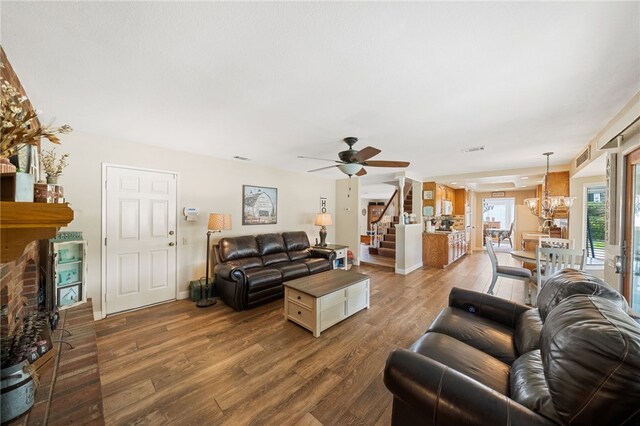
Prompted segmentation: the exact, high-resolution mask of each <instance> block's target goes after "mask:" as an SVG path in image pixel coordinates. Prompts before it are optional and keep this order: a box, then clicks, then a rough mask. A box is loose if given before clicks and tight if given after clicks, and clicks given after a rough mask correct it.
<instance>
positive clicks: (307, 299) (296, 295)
mask: <svg viewBox="0 0 640 426" xmlns="http://www.w3.org/2000/svg"><path fill="white" fill-rule="evenodd" d="M289 300H293V301H294V302H296V303H299V304H301V305H303V306H306V307H307V308H309V309H313V304H314V301H315V299H314V298H313V296H309V295H308V294H306V293H302V292H301V291H298V290H295V289H293V288H290V289H289Z"/></svg>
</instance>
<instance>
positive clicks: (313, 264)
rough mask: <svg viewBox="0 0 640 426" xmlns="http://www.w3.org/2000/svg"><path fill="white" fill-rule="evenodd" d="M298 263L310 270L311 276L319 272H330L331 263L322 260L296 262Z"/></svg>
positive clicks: (310, 259)
mask: <svg viewBox="0 0 640 426" xmlns="http://www.w3.org/2000/svg"><path fill="white" fill-rule="evenodd" d="M296 263H302V264H304V265H305V266H306V267H307V268H308V269H309V274H317V273H318V272H323V271H330V270H331V262H329V261H328V260H327V259H321V258H317V257H314V258H307V259H300V260H296Z"/></svg>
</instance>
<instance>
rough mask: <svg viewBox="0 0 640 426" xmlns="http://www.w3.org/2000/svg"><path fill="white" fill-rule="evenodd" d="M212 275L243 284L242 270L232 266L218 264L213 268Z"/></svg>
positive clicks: (243, 274) (243, 275)
mask: <svg viewBox="0 0 640 426" xmlns="http://www.w3.org/2000/svg"><path fill="white" fill-rule="evenodd" d="M213 274H214V276H219V277H220V278H222V279H224V280H227V281H235V282H244V279H245V273H244V269H243V268H242V267H239V266H237V265H233V264H225V263H219V264H217V265H216V266H214V267H213Z"/></svg>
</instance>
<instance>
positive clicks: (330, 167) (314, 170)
mask: <svg viewBox="0 0 640 426" xmlns="http://www.w3.org/2000/svg"><path fill="white" fill-rule="evenodd" d="M334 167H338V166H337V165H335V166H327V167H320V168H319V169H313V170H309V171H308V173H311V172H318V171H320V170H327V169H332V168H334Z"/></svg>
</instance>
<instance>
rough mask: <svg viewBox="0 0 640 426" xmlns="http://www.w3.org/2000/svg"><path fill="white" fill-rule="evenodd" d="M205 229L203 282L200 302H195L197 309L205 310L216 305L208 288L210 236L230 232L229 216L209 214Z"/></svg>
mask: <svg viewBox="0 0 640 426" xmlns="http://www.w3.org/2000/svg"><path fill="white" fill-rule="evenodd" d="M207 228H208V230H207V264H206V265H205V270H206V272H205V281H204V286H200V300H198V301H197V302H196V306H197V307H199V308H206V307H207V306H213V305H215V304H216V301H215V300H214V299H212V298H211V297H209V296H210V295H211V287H210V286H209V253H210V251H211V243H210V241H211V234H213V233H215V232H222V231H228V230H230V229H231V215H230V214H222V213H210V214H209V224H208V225H207Z"/></svg>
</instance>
